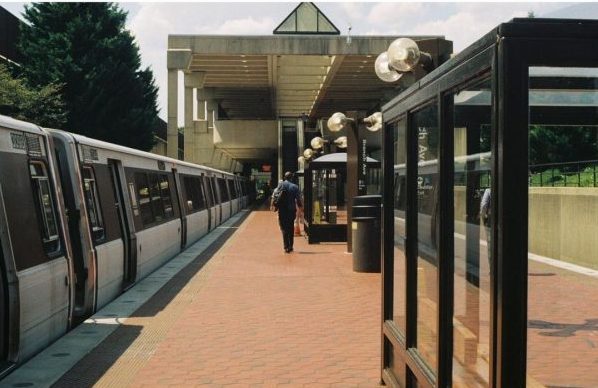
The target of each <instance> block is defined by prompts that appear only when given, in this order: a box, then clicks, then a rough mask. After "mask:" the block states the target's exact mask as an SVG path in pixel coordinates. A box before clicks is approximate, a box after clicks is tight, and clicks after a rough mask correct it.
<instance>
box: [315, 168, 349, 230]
mask: <svg viewBox="0 0 598 388" xmlns="http://www.w3.org/2000/svg"><path fill="white" fill-rule="evenodd" d="M345 185H346V176H345V174H344V172H342V171H339V170H337V169H334V168H332V169H326V170H314V171H313V173H312V201H313V203H312V222H313V223H314V224H334V225H346V224H347V206H346V203H345Z"/></svg>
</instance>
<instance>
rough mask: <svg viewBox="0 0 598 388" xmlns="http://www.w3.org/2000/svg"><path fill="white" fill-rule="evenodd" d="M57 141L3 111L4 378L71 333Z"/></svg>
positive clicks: (0, 311)
mask: <svg viewBox="0 0 598 388" xmlns="http://www.w3.org/2000/svg"><path fill="white" fill-rule="evenodd" d="M52 154H53V152H52V139H51V138H50V137H49V136H48V135H47V133H46V132H45V131H44V130H43V129H42V128H40V127H38V126H36V125H33V124H29V123H25V122H22V121H18V120H14V119H11V118H9V117H6V116H0V244H1V250H0V254H1V257H0V376H2V375H3V373H6V372H7V371H8V370H10V368H11V366H14V365H15V363H16V362H18V361H19V360H23V359H26V358H28V357H30V356H31V355H33V354H34V353H35V352H36V351H38V350H39V349H41V348H43V347H45V346H47V345H48V344H49V343H51V342H52V341H54V340H55V339H56V338H58V337H59V336H61V335H62V334H64V333H65V332H66V331H67V329H68V328H69V326H70V318H71V317H72V309H73V304H72V303H71V301H72V300H73V292H72V291H73V289H72V287H71V285H72V283H73V282H72V279H73V277H74V273H73V267H72V253H71V251H70V245H71V244H70V241H69V235H68V231H67V230H66V229H65V228H64V225H65V224H66V219H65V214H66V213H65V207H64V203H63V201H62V195H61V186H60V180H59V179H58V178H57V169H56V166H55V163H54V160H53V158H52Z"/></svg>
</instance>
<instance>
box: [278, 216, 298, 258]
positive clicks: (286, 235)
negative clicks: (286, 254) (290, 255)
mask: <svg viewBox="0 0 598 388" xmlns="http://www.w3.org/2000/svg"><path fill="white" fill-rule="evenodd" d="M278 224H279V225H280V230H282V241H283V243H284V250H285V251H290V250H293V236H294V230H293V228H294V226H295V225H294V224H295V212H290V211H284V210H283V209H282V208H281V209H280V210H279V211H278Z"/></svg>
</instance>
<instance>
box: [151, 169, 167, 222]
mask: <svg viewBox="0 0 598 388" xmlns="http://www.w3.org/2000/svg"><path fill="white" fill-rule="evenodd" d="M148 177H149V187H150V197H151V201H152V210H153V212H154V221H158V222H159V221H162V220H163V219H164V206H163V205H162V198H161V190H160V175H158V174H151V173H150V174H148Z"/></svg>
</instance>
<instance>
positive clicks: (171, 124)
mask: <svg viewBox="0 0 598 388" xmlns="http://www.w3.org/2000/svg"><path fill="white" fill-rule="evenodd" d="M178 72H179V71H178V70H177V69H168V124H167V127H166V128H167V136H166V137H167V139H166V141H167V142H168V143H167V145H166V154H167V155H168V156H169V157H171V158H175V159H178V154H179V134H178V112H177V111H178V93H179V84H178Z"/></svg>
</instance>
